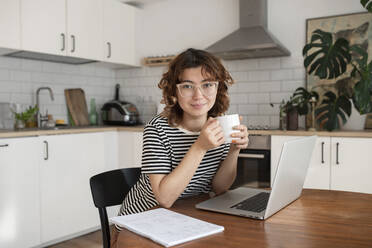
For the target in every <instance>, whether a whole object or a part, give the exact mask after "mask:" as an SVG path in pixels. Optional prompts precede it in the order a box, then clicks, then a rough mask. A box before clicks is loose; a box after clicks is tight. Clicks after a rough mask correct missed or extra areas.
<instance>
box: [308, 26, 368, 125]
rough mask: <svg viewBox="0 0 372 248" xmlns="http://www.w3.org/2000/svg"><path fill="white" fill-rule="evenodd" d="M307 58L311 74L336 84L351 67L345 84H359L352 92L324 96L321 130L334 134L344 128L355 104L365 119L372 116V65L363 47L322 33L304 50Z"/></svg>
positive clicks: (318, 115) (315, 34)
mask: <svg viewBox="0 0 372 248" xmlns="http://www.w3.org/2000/svg"><path fill="white" fill-rule="evenodd" d="M303 55H304V57H305V59H304V67H305V68H306V69H307V73H309V74H314V75H315V76H317V77H318V78H319V79H334V80H336V79H337V78H339V77H340V76H341V75H344V73H345V72H346V71H347V66H348V65H349V66H352V68H353V70H352V72H351V74H350V75H349V76H348V77H345V78H343V79H342V80H356V83H355V85H354V86H353V87H352V88H351V89H343V90H340V91H339V92H332V91H326V92H325V93H324V94H323V96H322V97H321V98H322V100H321V104H320V105H319V106H317V109H316V119H317V122H318V124H319V126H320V127H321V128H325V129H327V130H328V131H332V130H334V129H338V128H340V127H341V126H342V125H344V124H345V123H346V121H347V118H348V117H350V114H351V112H352V104H351V103H353V104H354V106H355V110H356V111H358V112H359V113H360V114H362V115H363V114H366V113H370V112H372V105H371V95H372V77H371V76H372V75H371V74H372V65H371V63H368V54H367V53H366V52H365V51H364V50H363V49H362V48H361V47H360V46H359V45H353V46H350V45H349V42H348V41H347V40H346V39H344V38H338V39H337V40H336V41H333V37H332V34H331V33H328V32H324V31H322V30H320V29H318V30H315V31H314V32H313V34H312V37H311V41H310V43H309V44H306V45H305V46H304V48H303ZM344 76H345V75H344Z"/></svg>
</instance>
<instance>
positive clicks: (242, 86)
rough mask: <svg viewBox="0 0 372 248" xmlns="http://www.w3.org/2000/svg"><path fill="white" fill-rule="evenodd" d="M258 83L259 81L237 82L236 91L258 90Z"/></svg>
mask: <svg viewBox="0 0 372 248" xmlns="http://www.w3.org/2000/svg"><path fill="white" fill-rule="evenodd" d="M259 85H260V83H257V82H239V84H238V89H239V91H238V92H247V93H251V92H259Z"/></svg>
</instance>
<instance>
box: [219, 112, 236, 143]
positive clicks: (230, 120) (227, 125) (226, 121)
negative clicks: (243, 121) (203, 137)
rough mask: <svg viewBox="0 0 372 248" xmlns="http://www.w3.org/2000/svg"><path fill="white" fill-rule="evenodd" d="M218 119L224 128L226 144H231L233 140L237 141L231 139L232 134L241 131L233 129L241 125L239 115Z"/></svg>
mask: <svg viewBox="0 0 372 248" xmlns="http://www.w3.org/2000/svg"><path fill="white" fill-rule="evenodd" d="M216 119H217V120H218V122H219V123H220V125H221V127H222V130H223V134H224V137H225V143H231V142H232V140H233V139H237V138H233V137H231V134H232V133H236V132H239V130H235V129H233V127H235V126H238V125H240V120H239V115H238V114H233V115H224V116H218V117H216Z"/></svg>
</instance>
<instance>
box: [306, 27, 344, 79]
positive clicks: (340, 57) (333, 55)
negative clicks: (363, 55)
mask: <svg viewBox="0 0 372 248" xmlns="http://www.w3.org/2000/svg"><path fill="white" fill-rule="evenodd" d="M313 50H314V51H313ZM308 52H312V53H310V54H307V53H308ZM302 54H303V56H304V57H305V60H304V66H305V68H308V67H310V69H309V70H308V73H309V74H312V73H315V75H316V76H318V77H319V78H320V79H332V78H337V77H338V76H340V75H341V74H343V73H344V72H345V71H346V67H347V64H348V63H350V60H351V55H350V51H349V42H348V41H347V40H345V39H343V38H339V39H337V40H336V42H335V43H334V44H333V38H332V34H331V33H328V32H324V31H322V30H320V29H317V30H315V31H314V32H313V34H312V36H311V42H310V43H309V44H306V45H305V46H304V48H303V50H302Z"/></svg>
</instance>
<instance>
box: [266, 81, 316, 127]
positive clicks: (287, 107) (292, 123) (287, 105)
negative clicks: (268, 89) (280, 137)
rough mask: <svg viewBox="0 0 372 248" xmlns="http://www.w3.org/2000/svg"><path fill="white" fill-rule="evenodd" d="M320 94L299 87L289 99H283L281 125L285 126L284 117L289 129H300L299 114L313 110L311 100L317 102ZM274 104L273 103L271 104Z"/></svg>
mask: <svg viewBox="0 0 372 248" xmlns="http://www.w3.org/2000/svg"><path fill="white" fill-rule="evenodd" d="M318 99H319V95H318V93H317V92H315V91H313V90H312V91H310V92H309V91H307V90H306V89H305V88H304V87H299V88H297V89H296V90H295V91H294V92H293V95H292V96H291V97H290V99H289V100H288V101H284V100H282V102H281V104H280V106H279V109H280V119H281V127H280V129H282V128H283V126H284V125H283V119H284V118H285V120H286V128H287V129H288V130H297V129H298V116H299V115H307V114H308V113H309V110H311V108H312V106H311V102H312V101H314V102H317V101H318ZM271 106H273V104H271Z"/></svg>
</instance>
